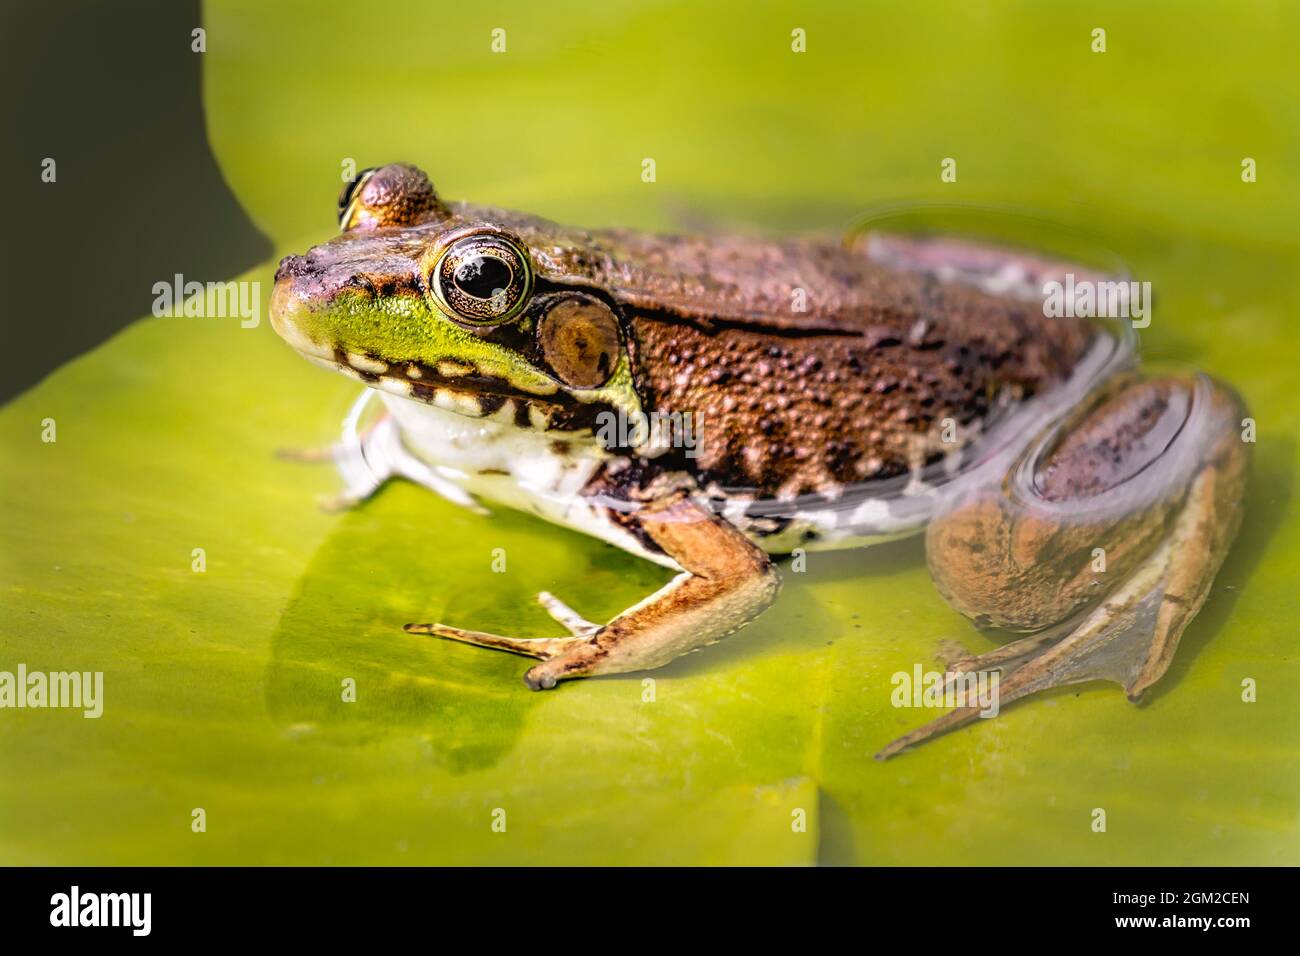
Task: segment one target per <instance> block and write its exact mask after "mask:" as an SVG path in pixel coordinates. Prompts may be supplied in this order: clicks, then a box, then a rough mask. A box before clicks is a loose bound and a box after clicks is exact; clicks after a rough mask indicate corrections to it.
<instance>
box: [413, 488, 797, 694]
mask: <svg viewBox="0 0 1300 956" xmlns="http://www.w3.org/2000/svg"><path fill="white" fill-rule="evenodd" d="M621 520H622V522H623V523H624V524H627V525H630V526H631V527H630V529H629V530H631V531H632V533H634V534H636V535H638V537H640V538H641V539H642V540H643V541H644V542H646V543H647V545H648V546H651V547H654V548H658V549H660V550H661V551H663V553H664V554H666V555H667V556H668V557H670V558H672V559H673V560H674V561H675V562H677V564H678V565H679V566H680V567H681V568H682V572H681V573H680V574H678V575H677V576H676V577H675V578H673V580H672V581H670V582H668V584H667V585H665V586H664V587H663V588H661V589H660V590H659V591H657V592H656V593H654V594H652V595H650V596H649V597H647V598H646V599H645V600H643V601H641V602H639V603H637V604H635V605H633V606H632V607H630V608H628V609H627V610H626V611H624V612H623V613H622V614H620V615H618V617H616V618H614V619H613V620H612V621H610V622H609V623H608V624H605V625H603V626H597V625H595V624H592V623H590V622H588V621H586V620H584V619H583V618H581V617H580V616H579V615H578V614H577V613H576V612H574V611H573V610H571V609H570V608H568V607H567V606H566V605H564V604H563V603H562V602H560V601H559V600H558V599H556V598H553V597H551V596H550V595H545V596H544V597H543V599H542V603H543V605H544V606H546V608H547V610H548V611H549V612H550V613H551V616H552V617H554V618H556V620H558V621H560V622H561V623H563V624H564V625H565V626H566V627H567V628H568V629H569V630H570V632H571V636H568V637H555V638H531V639H530V638H514V637H501V636H499V635H496V634H485V633H483V632H480V631H466V630H462V629H461V628H457V627H450V626H447V625H445V624H408V625H407V626H406V630H407V631H408V632H410V633H416V634H434V635H437V636H438V637H445V638H448V639H450V640H454V641H463V642H464V643H467V644H477V645H478V646H480V647H491V648H496V649H498V650H504V651H510V652H512V653H515V654H524V655H526V656H529V657H537V658H540V659H541V663H540V664H537V665H535V666H533V667H532V668H530V669H529V671H528V672H527V673H526V674H525V675H524V683H526V684H527V685H528V686H529V687H531V688H532V689H533V690H539V689H549V688H551V687H554V686H555V685H556V683H557V682H558V681H562V680H568V679H570V678H574V677H589V676H591V675H594V674H623V673H627V672H630V671H640V670H649V669H651V668H655V667H662V666H663V665H664V664H667V663H668V662H669V661H671V660H673V659H674V658H677V657H680V656H681V655H682V654H685V653H687V652H688V651H693V650H695V649H697V648H700V647H704V646H705V645H707V644H712V643H714V642H715V641H720V640H722V638H724V637H726V636H728V635H729V634H732V633H734V632H735V631H737V630H739V629H740V628H742V627H744V626H745V625H746V624H748V623H749V622H750V621H752V620H753V619H754V618H756V617H757V616H758V615H759V614H761V613H762V612H763V611H764V609H766V608H767V606H768V605H769V604H771V603H772V601H773V600H774V599H775V598H776V594H777V591H778V590H779V589H780V579H779V577H778V576H777V572H776V568H775V566H774V565H773V564H772V561H771V560H770V559H769V558H768V556H767V555H766V554H765V553H764V552H763V551H762V550H761V549H760V548H758V547H757V546H756V545H754V544H753V543H752V542H751V541H750V540H749V539H748V538H746V537H745V536H744V535H743V534H741V533H740V532H739V531H738V530H737V529H736V528H735V527H734V526H732V525H731V524H729V523H728V522H727V521H725V520H723V519H722V518H720V517H719V516H717V515H716V514H714V513H713V512H712V511H710V510H708V509H707V508H705V507H702V506H701V505H699V504H697V503H695V502H694V501H692V500H690V499H689V498H687V497H684V496H674V497H671V498H668V499H666V500H663V501H659V502H655V503H653V504H650V505H647V506H646V507H644V508H642V509H641V510H639V511H636V512H632V513H631V514H627V515H623V516H621Z"/></svg>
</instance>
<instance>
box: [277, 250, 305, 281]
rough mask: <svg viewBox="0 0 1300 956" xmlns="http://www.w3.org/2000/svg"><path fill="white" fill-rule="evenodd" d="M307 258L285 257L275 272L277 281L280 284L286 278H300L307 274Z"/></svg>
mask: <svg viewBox="0 0 1300 956" xmlns="http://www.w3.org/2000/svg"><path fill="white" fill-rule="evenodd" d="M307 271H308V270H307V257H306V256H285V257H284V258H283V259H281V260H280V266H279V268H277V269H276V270H275V281H276V282H279V281H280V280H281V279H283V278H285V277H286V276H292V277H294V278H300V277H302V276H305V275H306V274H307Z"/></svg>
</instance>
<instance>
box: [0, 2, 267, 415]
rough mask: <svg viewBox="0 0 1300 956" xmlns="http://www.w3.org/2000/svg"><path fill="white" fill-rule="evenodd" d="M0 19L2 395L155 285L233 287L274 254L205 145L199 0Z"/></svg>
mask: <svg viewBox="0 0 1300 956" xmlns="http://www.w3.org/2000/svg"><path fill="white" fill-rule="evenodd" d="M0 24H2V26H0V34H2V35H3V37H4V47H3V50H4V53H3V56H4V65H3V69H4V82H3V84H0V86H2V87H3V93H0V95H2V96H3V97H4V128H3V140H4V142H5V144H6V146H5V149H4V150H3V163H4V167H3V168H4V183H5V188H6V189H7V190H8V195H7V203H6V205H7V219H8V221H7V223H6V228H5V230H4V263H5V301H4V306H3V313H2V314H3V323H4V326H3V327H4V334H5V339H6V341H5V348H4V349H2V350H0V363H3V365H2V366H0V373H2V374H0V400H7V399H9V398H10V397H12V396H14V395H16V394H18V393H19V392H22V391H24V390H25V389H27V388H30V387H31V386H32V385H34V384H35V383H36V382H38V381H40V380H41V379H42V378H44V377H45V375H47V374H49V372H51V371H53V370H54V369H55V368H57V367H58V366H59V365H61V364H63V363H64V362H66V361H68V360H69V359H71V358H73V357H75V356H77V355H79V354H81V353H82V352H85V351H86V350H88V349H91V348H93V347H94V346H96V345H98V344H99V343H100V342H103V341H104V340H105V339H107V338H108V337H109V336H111V335H112V334H113V333H115V332H117V331H118V330H119V329H121V328H123V327H124V326H126V325H127V324H128V323H129V322H131V321H132V320H133V319H136V318H138V317H140V316H141V315H145V314H147V313H148V312H149V310H150V308H151V306H152V303H153V299H154V296H153V293H152V286H153V284H154V283H155V282H160V281H168V282H170V281H171V279H172V276H173V275H174V274H175V273H178V272H179V273H181V274H183V275H184V276H185V277H186V279H187V280H191V279H193V280H198V281H201V282H206V281H209V280H218V279H226V278H229V277H230V276H232V275H235V274H237V273H239V272H242V271H244V270H245V269H247V268H248V267H249V266H251V265H253V264H254V263H256V262H259V261H261V260H262V259H265V258H266V257H267V256H268V255H269V254H270V249H271V245H270V242H269V241H268V240H267V239H266V237H265V236H263V235H262V234H261V233H259V232H258V231H257V229H256V228H255V227H254V226H253V224H252V223H251V222H250V221H249V219H248V217H247V215H245V213H244V210H243V209H242V208H241V207H240V205H239V203H238V202H237V201H236V200H235V197H234V196H233V194H232V193H231V192H230V189H229V187H228V186H227V185H226V182H225V180H224V179H222V177H221V173H220V171H219V170H218V168H217V164H216V160H215V159H214V158H213V156H212V151H211V149H210V148H209V145H208V140H207V130H206V127H205V125H204V116H203V103H202V97H201V84H202V70H203V57H204V55H205V54H201V53H195V52H192V50H191V42H192V39H191V31H192V30H194V29H195V28H196V27H198V26H200V25H201V22H200V10H199V4H198V3H197V2H162V0H158V2H145V3H129V4H95V3H92V2H88V0H56V2H52V3H27V4H22V5H17V4H6V5H5V7H4V10H3V13H0ZM46 158H50V159H53V160H54V161H55V164H56V165H55V174H56V179H55V181H54V182H43V181H42V169H43V161H44V160H45V159H46Z"/></svg>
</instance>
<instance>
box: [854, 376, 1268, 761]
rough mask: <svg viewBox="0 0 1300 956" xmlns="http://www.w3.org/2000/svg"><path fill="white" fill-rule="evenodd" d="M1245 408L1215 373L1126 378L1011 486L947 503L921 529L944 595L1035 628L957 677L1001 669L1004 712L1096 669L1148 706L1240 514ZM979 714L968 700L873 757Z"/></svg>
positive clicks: (960, 665) (1047, 439) (988, 619)
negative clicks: (1147, 696) (1145, 697)
mask: <svg viewBox="0 0 1300 956" xmlns="http://www.w3.org/2000/svg"><path fill="white" fill-rule="evenodd" d="M1243 414H1244V412H1243V409H1242V406H1241V404H1240V402H1239V400H1238V399H1237V398H1236V396H1235V395H1233V394H1232V393H1231V392H1230V391H1229V390H1227V389H1226V388H1225V387H1223V386H1221V385H1218V384H1217V383H1214V382H1212V381H1211V380H1210V379H1208V378H1206V377H1205V376H1193V377H1188V378H1179V377H1168V378H1160V379H1154V380H1150V381H1134V380H1125V381H1122V382H1117V383H1115V384H1113V385H1112V386H1111V387H1110V388H1108V389H1107V390H1105V391H1103V392H1102V393H1101V394H1100V395H1098V396H1096V397H1095V399H1094V400H1093V401H1092V402H1090V403H1088V404H1087V405H1085V407H1084V408H1083V409H1082V410H1081V411H1080V412H1078V413H1077V414H1076V416H1075V418H1074V420H1072V421H1069V422H1067V423H1066V425H1065V426H1064V427H1063V428H1061V429H1059V430H1057V431H1056V432H1055V433H1053V434H1046V435H1043V436H1040V437H1039V439H1038V440H1036V441H1035V442H1034V443H1033V444H1032V445H1031V447H1030V449H1029V450H1028V451H1027V452H1026V453H1025V454H1024V455H1023V456H1022V458H1021V459H1020V460H1019V461H1018V462H1017V463H1016V465H1015V467H1014V468H1013V469H1012V471H1011V473H1010V474H1009V475H1008V476H1007V477H1006V478H1005V480H1004V481H1001V482H996V483H992V484H988V485H986V486H985V487H982V488H979V489H977V490H974V491H972V492H970V493H968V494H966V495H964V496H963V497H962V498H960V499H958V500H955V501H954V502H952V503H951V505H950V507H948V508H947V509H945V510H944V511H943V512H942V513H941V515H940V516H939V517H938V518H937V519H936V520H935V521H934V522H933V523H932V524H931V525H930V527H929V528H928V529H927V534H926V554H927V560H928V563H929V566H930V572H931V575H932V576H933V578H934V580H935V583H936V585H937V586H938V587H939V590H940V591H941V592H942V593H943V595H944V596H945V597H946V598H947V599H948V601H949V602H950V603H951V604H952V605H953V606H954V607H955V608H957V610H959V611H961V612H962V613H963V614H966V615H967V616H968V617H971V618H972V619H974V620H976V621H978V622H980V623H983V624H986V625H992V626H996V627H1002V628H1007V629H1009V630H1017V631H1028V632H1034V633H1033V636H1031V637H1027V638H1023V639H1021V640H1018V641H1015V642H1012V643H1010V644H1008V645H1006V646H1005V647H1002V648H999V649H997V650H995V651H993V652H991V653H989V654H986V655H982V656H979V657H973V658H967V659H965V660H962V661H958V662H955V663H954V664H952V665H950V674H949V682H950V683H952V682H954V681H955V679H956V678H957V677H958V676H959V675H961V674H972V673H975V672H980V671H990V672H997V673H999V675H1000V680H999V682H998V684H997V691H996V692H997V694H998V704H999V708H1000V706H1001V705H1005V704H1007V703H1010V702H1011V701H1013V700H1016V699H1017V698H1021V697H1025V696H1027V695H1029V694H1033V693H1036V692H1038V691H1041V690H1046V689H1048V688H1051V687H1057V686H1061V685H1064V684H1075V683H1081V682H1083V681H1089V680H1098V679H1102V680H1110V681H1114V682H1116V683H1118V684H1120V685H1121V686H1122V687H1123V688H1124V689H1125V691H1126V692H1127V693H1128V696H1129V698H1130V699H1131V700H1137V699H1138V698H1139V696H1140V695H1141V694H1142V692H1143V691H1144V690H1145V689H1146V688H1148V687H1150V686H1151V685H1152V684H1154V683H1155V682H1156V681H1157V680H1159V679H1160V677H1161V676H1162V675H1163V674H1164V673H1165V671H1166V670H1167V669H1168V668H1169V664H1170V662H1171V661H1172V660H1173V657H1174V653H1175V651H1176V650H1177V648H1178V641H1179V638H1180V637H1181V636H1182V633H1183V630H1184V629H1185V628H1186V627H1187V625H1188V623H1189V622H1190V621H1191V620H1192V618H1193V617H1194V616H1195V615H1196V613H1197V611H1199V610H1200V608H1201V605H1202V604H1204V602H1205V599H1206V596H1207V595H1208V593H1209V590H1210V585H1211V584H1212V582H1213V581H1214V576H1215V574H1216V573H1217V572H1218V570H1219V566H1220V565H1221V564H1222V563H1223V559H1224V557H1225V556H1226V554H1227V551H1228V547H1229V546H1230V545H1231V543H1232V539H1233V537H1234V535H1235V534H1236V531H1237V527H1238V525H1239V524H1240V520H1241V496H1242V490H1243V487H1244V485H1245V477H1246V468H1247V464H1248V458H1249V456H1248V452H1247V447H1248V446H1247V445H1246V444H1244V443H1243V442H1242V440H1241V436H1240V432H1239V428H1240V427H1241V420H1242V415H1243ZM967 686H970V685H969V684H967ZM981 710H982V706H965V707H959V708H958V709H957V710H954V711H951V712H949V713H948V714H945V715H944V716H943V717H940V718H939V719H937V720H934V721H932V722H930V723H929V724H926V725H925V726H923V727H920V728H918V729H917V730H914V731H912V732H911V733H909V734H907V735H906V736H904V737H901V738H899V739H898V740H896V741H894V742H893V743H891V744H890V745H889V746H888V747H886V748H885V749H884V750H883V751H881V753H880V754H878V755H877V756H879V757H882V758H884V757H888V756H891V755H892V754H895V753H897V752H898V751H900V750H902V749H903V748H905V747H907V746H909V745H911V744H914V743H917V742H919V741H921V740H924V739H926V738H928V737H931V736H934V735H935V734H938V733H942V732H943V731H945V730H948V729H951V728H953V727H957V726H960V725H962V724H965V723H968V722H969V721H972V720H974V719H975V718H976V717H977V716H979V715H980V713H981Z"/></svg>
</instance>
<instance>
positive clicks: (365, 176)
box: [339, 166, 379, 230]
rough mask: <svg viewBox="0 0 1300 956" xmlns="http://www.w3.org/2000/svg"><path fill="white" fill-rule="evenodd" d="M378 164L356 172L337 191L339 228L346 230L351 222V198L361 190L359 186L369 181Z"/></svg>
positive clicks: (354, 197)
mask: <svg viewBox="0 0 1300 956" xmlns="http://www.w3.org/2000/svg"><path fill="white" fill-rule="evenodd" d="M378 168H379V167H378V166H370V167H368V168H366V169H363V170H361V172H359V173H357V174H356V176H354V177H353V178H352V179H351V180H350V181H348V182H347V183H345V184H344V186H343V191H342V192H341V193H339V228H340V229H344V230H346V229H347V228H348V226H350V225H351V224H352V214H353V200H354V199H356V198H357V194H358V193H360V192H361V187H362V186H364V185H365V184H366V183H367V182H369V180H370V177H371V176H373V175H374V174H375V171H376V170H377V169H378Z"/></svg>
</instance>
